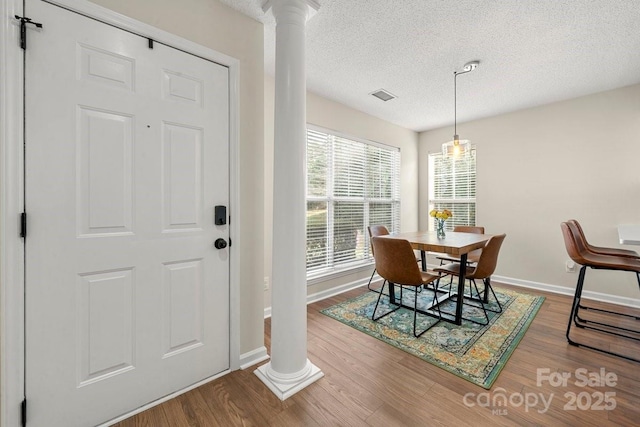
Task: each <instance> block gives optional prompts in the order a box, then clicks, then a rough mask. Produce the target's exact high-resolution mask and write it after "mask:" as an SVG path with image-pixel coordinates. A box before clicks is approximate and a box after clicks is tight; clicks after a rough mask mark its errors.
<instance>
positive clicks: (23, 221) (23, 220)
mask: <svg viewBox="0 0 640 427" xmlns="http://www.w3.org/2000/svg"><path fill="white" fill-rule="evenodd" d="M20 237H22V238H25V237H27V213H26V212H22V213H21V214H20Z"/></svg>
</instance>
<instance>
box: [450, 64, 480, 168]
mask: <svg viewBox="0 0 640 427" xmlns="http://www.w3.org/2000/svg"><path fill="white" fill-rule="evenodd" d="M479 64H480V62H479V61H471V62H467V63H466V64H465V65H464V68H463V69H462V71H460V72H458V71H454V72H453V141H449V142H445V143H444V144H442V155H443V156H453V157H458V156H460V155H464V154H467V153H469V151H471V141H469V140H468V139H460V137H459V136H458V126H457V120H458V115H457V105H456V103H457V87H456V79H457V78H458V76H459V75H461V74H467V73H469V72H471V71H473V70H475V69H476V68H478V65H479Z"/></svg>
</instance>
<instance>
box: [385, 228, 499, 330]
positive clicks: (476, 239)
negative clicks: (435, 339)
mask: <svg viewBox="0 0 640 427" xmlns="http://www.w3.org/2000/svg"><path fill="white" fill-rule="evenodd" d="M380 237H382V238H385V239H402V240H407V241H408V242H409V243H410V244H411V247H412V248H413V249H414V250H417V251H420V254H421V264H422V270H423V271H427V256H426V254H427V252H438V253H445V254H447V255H451V256H454V257H459V258H460V275H459V277H458V289H457V291H456V292H455V293H453V294H451V298H454V297H455V298H456V311H455V316H454V317H453V318H452V319H449V318H446V317H442V318H441V319H442V320H444V321H447V322H450V323H454V324H456V325H460V324H462V304H463V302H464V283H465V280H466V278H465V275H466V269H467V255H468V253H469V252H471V251H473V250H475V249H480V248H483V247H484V246H485V245H486V243H487V241H488V240H489V239H490V238H491V237H492V235H490V234H476V233H461V232H454V231H449V232H447V233H446V234H445V237H438V236H437V233H436V232H435V231H411V232H404V233H392V234H389V235H386V236H380ZM389 289H390V291H389V298H390V300H391V302H392V303H394V304H395V292H394V286H393V284H389ZM401 303H402V302H401ZM427 314H428V313H427Z"/></svg>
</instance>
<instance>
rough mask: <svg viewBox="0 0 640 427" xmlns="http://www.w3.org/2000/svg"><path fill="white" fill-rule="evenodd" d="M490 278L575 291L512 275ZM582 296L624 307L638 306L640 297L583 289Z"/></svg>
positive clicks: (570, 293)
mask: <svg viewBox="0 0 640 427" xmlns="http://www.w3.org/2000/svg"><path fill="white" fill-rule="evenodd" d="M491 279H492V280H494V281H495V282H499V283H504V284H506V285H513V286H519V287H522V288H528V289H536V290H539V291H545V292H551V293H554V294H561V295H568V296H573V295H574V293H575V289H574V288H567V287H565V286H558V285H550V284H547V283H540V282H532V281H530V280H522V279H514V278H512V277H504V276H492V277H491ZM582 298H585V299H589V300H594V301H600V302H606V303H609V304H616V305H623V306H626V307H632V308H640V299H637V298H628V297H620V296H616V295H610V294H603V293H601V292H594V291H583V292H582Z"/></svg>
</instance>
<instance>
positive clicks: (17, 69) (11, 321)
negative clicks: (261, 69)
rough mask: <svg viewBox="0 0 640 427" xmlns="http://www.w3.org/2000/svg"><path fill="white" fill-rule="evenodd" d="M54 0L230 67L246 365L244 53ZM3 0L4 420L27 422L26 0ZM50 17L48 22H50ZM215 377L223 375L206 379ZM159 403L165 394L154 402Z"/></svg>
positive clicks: (235, 271) (235, 333) (0, 214)
mask: <svg viewBox="0 0 640 427" xmlns="http://www.w3.org/2000/svg"><path fill="white" fill-rule="evenodd" d="M48 1H49V2H50V3H52V4H56V5H59V6H61V7H64V8H66V9H69V10H72V11H75V12H78V13H81V14H83V15H86V16H89V17H91V18H95V19H97V20H99V21H103V22H106V23H108V24H110V25H113V26H116V27H119V28H122V29H124V30H127V31H131V32H133V33H136V34H139V35H141V36H144V37H149V38H152V39H153V40H155V41H157V42H159V43H163V44H166V45H168V46H171V47H174V48H177V49H180V50H183V51H185V52H188V53H191V54H193V55H196V56H200V57H202V58H204V59H207V60H210V61H214V62H216V63H218V64H221V65H224V66H226V67H228V69H229V198H230V200H229V204H230V209H229V212H230V214H232V215H233V219H234V220H235V221H233V224H232V226H230V227H229V233H230V238H231V240H232V241H233V243H234V244H233V245H232V246H231V247H230V272H229V273H230V274H229V276H230V279H229V281H230V294H229V304H230V307H229V309H230V319H229V322H230V324H229V333H230V336H229V346H230V348H229V357H230V359H229V360H230V370H236V369H238V368H239V367H240V357H241V356H240V282H239V272H240V267H239V266H240V260H239V257H240V252H239V251H238V248H239V247H240V244H239V243H240V237H239V236H240V229H239V218H240V211H239V209H240V203H239V200H240V199H239V197H240V196H239V194H238V192H239V188H240V186H239V184H240V182H239V160H238V159H239V147H238V144H239V81H240V61H238V60H237V59H235V58H232V57H230V56H228V55H225V54H222V53H219V52H216V51H214V50H212V49H209V48H207V47H204V46H202V45H199V44H196V43H194V42H191V41H189V40H186V39H183V38H181V37H178V36H176V35H174V34H171V33H169V32H166V31H163V30H160V29H158V28H155V27H152V26H150V25H147V24H144V23H142V22H139V21H136V20H134V19H131V18H129V17H127V16H124V15H121V14H119V13H116V12H114V11H112V10H110V9H106V8H104V7H101V6H98V5H96V4H94V3H91V2H89V1H87V0H48ZM0 2H1V3H0V5H1V7H0V9H1V10H2V18H3V20H2V23H1V24H0V94H1V96H0V174H1V175H0V425H3V426H4V425H6V426H13V425H19V424H20V403H21V402H22V399H23V396H24V262H23V260H24V253H23V244H22V239H21V238H20V237H19V227H18V215H19V213H20V212H22V206H23V191H22V190H23V188H24V183H23V158H22V140H23V135H22V123H23V121H24V117H23V107H22V102H23V100H22V93H23V80H22V51H21V50H20V48H19V46H18V43H19V40H18V35H19V29H18V27H17V25H16V23H15V20H13V19H12V17H13V16H14V15H22V0H0ZM43 24H44V25H46V22H43ZM225 372H228V371H225ZM214 378H217V377H212V378H210V379H208V380H205V381H210V380H211V379H214ZM184 391H186V390H184ZM184 391H182V392H184ZM180 393H181V392H178V394H180ZM162 401H163V400H162ZM157 403H160V401H157V402H155V403H152V404H150V405H154V404H157ZM145 408H146V407H145ZM136 413H137V412H136ZM130 415H132V414H130ZM128 416H129V415H128Z"/></svg>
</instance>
